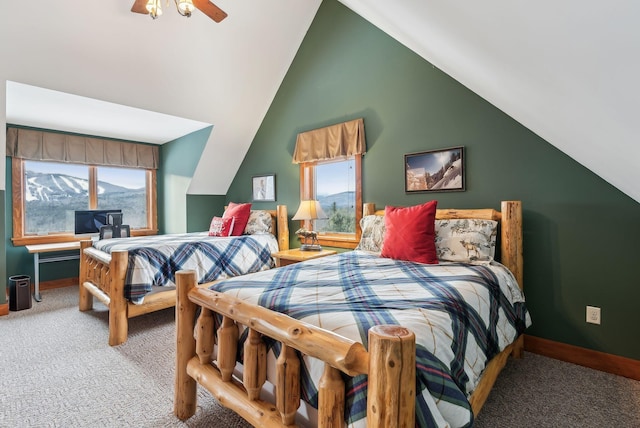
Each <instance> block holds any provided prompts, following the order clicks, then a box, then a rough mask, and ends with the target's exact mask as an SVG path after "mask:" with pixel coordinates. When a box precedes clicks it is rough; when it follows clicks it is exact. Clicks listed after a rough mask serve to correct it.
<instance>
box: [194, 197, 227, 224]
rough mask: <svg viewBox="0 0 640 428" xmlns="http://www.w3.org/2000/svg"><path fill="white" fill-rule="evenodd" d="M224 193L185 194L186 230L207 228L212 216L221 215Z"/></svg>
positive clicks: (224, 200) (224, 199) (224, 201)
mask: <svg viewBox="0 0 640 428" xmlns="http://www.w3.org/2000/svg"><path fill="white" fill-rule="evenodd" d="M225 203H226V198H225V195H187V232H203V231H205V230H209V226H210V225H211V219H212V218H213V216H218V217H221V216H222V213H224V206H225Z"/></svg>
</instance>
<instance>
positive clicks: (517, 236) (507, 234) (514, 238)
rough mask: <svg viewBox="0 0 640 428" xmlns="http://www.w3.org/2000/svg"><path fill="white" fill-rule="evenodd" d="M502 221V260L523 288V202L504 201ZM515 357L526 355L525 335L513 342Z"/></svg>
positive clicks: (512, 353)
mask: <svg viewBox="0 0 640 428" xmlns="http://www.w3.org/2000/svg"><path fill="white" fill-rule="evenodd" d="M500 210H501V211H502V212H501V214H502V222H501V224H500V226H501V227H500V229H501V235H500V241H501V243H502V246H501V247H500V251H501V254H500V261H501V263H502V264H503V265H505V266H506V267H507V268H509V270H510V271H511V272H512V273H513V276H514V277H515V278H516V281H518V286H519V287H520V289H521V290H523V289H524V273H523V265H524V257H523V254H522V202H521V201H502V206H501V208H500ZM511 355H513V357H514V358H522V357H523V355H524V335H520V336H519V337H518V338H517V339H516V340H515V341H514V342H513V350H512V352H511Z"/></svg>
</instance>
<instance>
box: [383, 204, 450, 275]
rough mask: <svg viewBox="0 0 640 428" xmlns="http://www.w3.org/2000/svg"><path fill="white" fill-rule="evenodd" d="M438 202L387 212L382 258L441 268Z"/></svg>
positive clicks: (385, 212)
mask: <svg viewBox="0 0 640 428" xmlns="http://www.w3.org/2000/svg"><path fill="white" fill-rule="evenodd" d="M436 205H437V201H429V202H427V203H425V204H422V205H416V206H413V207H406V208H396V207H390V206H387V207H385V209H384V225H385V228H386V232H385V235H384V241H383V242H382V253H381V254H380V255H381V256H382V257H387V258H390V259H396V260H407V261H412V262H418V263H427V264H437V263H438V256H437V254H436V243H435V221H436Z"/></svg>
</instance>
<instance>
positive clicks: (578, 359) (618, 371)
mask: <svg viewBox="0 0 640 428" xmlns="http://www.w3.org/2000/svg"><path fill="white" fill-rule="evenodd" d="M524 349H525V351H529V352H533V353H534V354H540V355H544V356H545V357H549V358H554V359H556V360H561V361H566V362H568V363H573V364H577V365H579V366H584V367H589V368H591V369H595V370H600V371H603V372H606V373H612V374H615V375H619V376H624V377H628V378H630V379H634V380H640V361H639V360H634V359H631V358H626V357H620V356H618V355H613V354H607V353H605V352H599V351H594V350H592V349H587V348H581V347H579V346H574V345H567V344H566V343H561V342H555V341H553V340H548V339H542V338H540V337H535V336H529V335H525V336H524Z"/></svg>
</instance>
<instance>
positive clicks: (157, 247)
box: [93, 232, 278, 304]
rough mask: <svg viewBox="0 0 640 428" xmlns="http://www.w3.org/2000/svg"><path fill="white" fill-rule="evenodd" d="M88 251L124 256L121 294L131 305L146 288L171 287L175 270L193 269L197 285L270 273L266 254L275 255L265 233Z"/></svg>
mask: <svg viewBox="0 0 640 428" xmlns="http://www.w3.org/2000/svg"><path fill="white" fill-rule="evenodd" d="M93 246H94V247H95V248H97V249H98V250H101V251H104V252H106V253H111V252H112V251H117V250H127V251H128V252H129V260H128V265H127V276H126V279H125V288H124V293H125V297H126V298H127V299H129V300H131V301H132V302H133V303H136V304H140V303H142V302H143V300H144V296H145V295H146V294H147V293H149V292H151V290H152V288H151V287H152V286H175V273H176V271H179V270H182V269H184V270H194V271H195V272H196V275H197V278H198V282H199V283H205V282H211V281H215V280H217V279H224V278H231V277H234V276H238V275H244V274H247V273H253V272H259V271H261V270H265V269H270V268H272V267H273V266H274V262H273V259H272V258H271V253H272V252H277V251H278V241H277V239H276V238H275V236H273V235H272V234H270V233H269V234H254V235H242V236H231V237H214V236H209V235H208V233H207V232H196V233H182V234H169V235H157V236H144V237H133V238H126V239H103V240H100V241H96V242H94V244H93Z"/></svg>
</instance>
